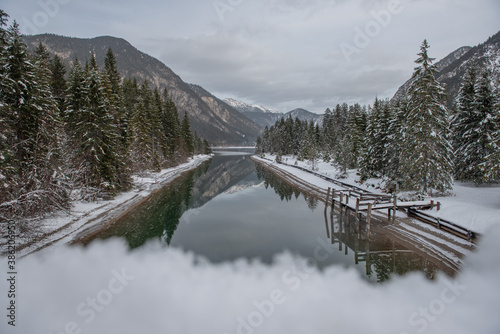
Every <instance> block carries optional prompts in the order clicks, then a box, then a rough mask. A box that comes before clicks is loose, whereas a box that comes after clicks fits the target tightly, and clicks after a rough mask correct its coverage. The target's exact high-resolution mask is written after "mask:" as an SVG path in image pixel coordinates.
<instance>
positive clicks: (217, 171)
mask: <svg viewBox="0 0 500 334" xmlns="http://www.w3.org/2000/svg"><path fill="white" fill-rule="evenodd" d="M353 219H354V218H353V217H350V218H348V217H346V216H345V215H341V214H340V213H339V212H335V211H334V212H333V213H332V214H330V210H328V211H327V214H326V215H325V212H324V204H323V203H318V201H317V200H315V199H314V198H310V197H307V196H306V195H304V194H302V193H301V192H300V191H299V190H297V189H295V188H293V187H292V186H290V185H288V184H287V183H285V182H283V181H282V180H280V179H278V178H277V177H276V176H274V175H273V174H271V173H270V172H268V171H267V170H265V169H263V168H262V167H259V166H257V165H256V164H255V163H254V162H253V161H252V160H251V159H250V156H249V154H243V153H237V152H236V153H235V152H232V153H227V152H226V153H224V152H220V153H219V154H216V155H215V156H214V157H213V158H212V160H210V161H208V162H206V163H204V164H203V165H202V166H200V167H199V168H197V169H196V170H193V171H191V172H187V173H185V174H184V175H183V176H182V177H180V178H178V179H176V180H175V181H174V182H172V183H171V184H170V185H169V186H167V187H166V188H165V189H163V190H162V191H161V192H159V193H157V194H155V195H154V196H151V197H150V198H149V199H148V200H147V201H146V202H145V203H144V204H143V205H142V206H141V207H140V208H138V209H136V210H134V211H133V212H132V213H130V214H128V215H127V216H126V217H123V219H121V220H120V221H118V222H117V223H115V224H114V225H113V226H111V227H110V228H109V229H107V230H106V231H104V232H102V233H101V234H100V235H99V238H103V239H106V238H110V237H123V238H125V239H126V240H127V242H128V244H129V245H130V247H131V249H134V248H137V247H140V246H142V245H143V244H144V243H146V242H148V241H150V240H155V239H156V240H158V239H159V240H161V242H162V243H163V244H164V245H165V246H169V247H177V248H181V249H183V250H186V251H190V252H193V253H195V254H198V255H201V256H203V257H205V258H207V259H208V260H210V261H212V262H222V261H231V260H236V259H240V258H245V259H258V260H260V261H262V262H265V263H272V261H273V258H274V257H275V256H276V255H277V254H280V253H283V252H284V251H288V252H290V253H292V254H299V255H301V256H303V257H305V258H309V259H310V262H311V263H312V264H313V265H315V266H318V267H319V268H324V267H325V266H329V265H333V264H336V265H342V266H346V267H354V268H356V269H357V270H358V271H359V272H360V273H361V274H362V275H364V276H365V277H366V278H367V279H370V280H374V281H384V280H386V279H387V278H388V277H389V276H390V275H391V274H392V273H398V274H403V273H406V272H409V271H415V270H417V271H422V272H424V273H425V274H426V275H427V276H428V277H430V278H432V277H433V276H434V275H435V272H436V269H435V267H434V266H433V264H432V263H430V262H429V261H427V260H425V259H423V258H421V257H420V256H418V255H416V254H414V253H413V252H410V251H408V250H406V249H405V248H404V247H401V246H398V245H397V244H395V243H394V242H392V241H391V240H389V239H388V238H387V237H385V236H384V235H383V234H377V233H374V232H371V233H366V226H364V225H363V224H362V223H361V224H359V225H356V222H354V221H353ZM332 232H333V233H332Z"/></svg>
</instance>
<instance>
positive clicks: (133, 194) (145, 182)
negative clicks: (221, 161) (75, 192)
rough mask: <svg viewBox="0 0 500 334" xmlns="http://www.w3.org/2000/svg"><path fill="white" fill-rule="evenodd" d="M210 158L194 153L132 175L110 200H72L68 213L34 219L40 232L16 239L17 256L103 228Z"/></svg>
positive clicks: (209, 156) (52, 246) (47, 247)
mask: <svg viewBox="0 0 500 334" xmlns="http://www.w3.org/2000/svg"><path fill="white" fill-rule="evenodd" d="M211 158H212V155H197V156H194V157H193V158H190V159H189V160H188V162H186V163H183V164H180V165H178V166H175V167H171V168H167V169H164V170H162V171H160V172H158V173H148V174H147V175H134V176H133V179H134V185H133V187H132V190H130V191H128V192H125V193H120V194H118V195H117V196H116V197H115V198H113V199H111V200H102V201H98V202H89V203H84V202H80V201H75V202H74V203H72V207H71V209H70V210H69V212H64V211H61V212H58V213H54V214H53V215H52V216H50V217H47V218H42V219H40V220H37V223H38V224H39V225H40V226H41V229H42V230H43V232H41V233H40V234H39V235H37V236H34V237H31V238H27V237H24V238H19V239H18V244H17V245H16V247H17V254H18V256H19V257H25V256H27V255H30V254H33V253H36V252H39V251H42V250H49V249H53V248H54V247H58V246H62V245H66V244H71V243H73V242H74V241H76V240H78V239H80V238H82V237H84V236H85V235H86V234H87V233H95V232H96V231H98V230H100V229H102V228H106V226H109V224H112V223H113V222H114V221H115V220H116V219H118V218H119V217H121V216H122V215H124V214H126V213H127V212H129V211H130V210H133V209H134V208H135V207H137V206H138V205H140V203H142V202H143V201H144V200H147V199H148V198H149V197H150V196H151V195H153V194H154V193H156V192H157V191H159V190H161V189H162V188H163V187H165V186H167V185H168V184H169V183H170V182H172V181H173V180H175V179H176V178H178V177H179V176H181V175H182V174H183V173H185V172H188V171H191V170H193V169H195V168H197V167H199V166H200V165H201V164H202V163H204V162H206V161H208V160H210V159H211Z"/></svg>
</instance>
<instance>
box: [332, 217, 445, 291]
mask: <svg viewBox="0 0 500 334" xmlns="http://www.w3.org/2000/svg"><path fill="white" fill-rule="evenodd" d="M329 211H330V212H327V210H325V213H324V219H325V229H326V237H327V238H328V240H329V242H330V243H331V245H332V246H333V245H335V246H337V245H338V251H339V252H343V253H344V254H345V255H346V256H347V255H349V253H350V252H351V253H352V255H353V259H354V263H355V264H356V265H361V264H362V263H364V266H365V273H366V275H367V276H368V277H370V278H373V279H376V281H377V282H383V281H385V280H387V279H389V278H390V276H391V275H393V274H397V275H403V274H405V273H407V272H410V271H415V270H419V271H422V272H424V273H425V275H426V276H427V277H428V278H430V279H432V278H434V277H435V275H436V273H437V271H438V268H437V267H436V266H435V265H434V264H433V263H432V262H430V261H428V260H426V259H425V258H424V257H421V256H419V255H417V254H415V253H414V252H413V251H412V250H409V249H407V248H405V247H404V246H401V245H399V244H397V243H396V242H394V241H393V240H391V239H390V238H389V237H387V236H386V235H385V234H384V233H383V231H382V230H380V229H379V228H377V227H376V226H375V227H374V226H373V224H372V227H371V228H368V225H367V224H366V221H365V219H364V217H363V216H361V215H359V216H356V215H355V214H354V213H352V212H351V211H350V210H340V211H337V210H329ZM336 248H337V247H336Z"/></svg>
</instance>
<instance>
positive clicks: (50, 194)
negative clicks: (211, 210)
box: [0, 10, 210, 219]
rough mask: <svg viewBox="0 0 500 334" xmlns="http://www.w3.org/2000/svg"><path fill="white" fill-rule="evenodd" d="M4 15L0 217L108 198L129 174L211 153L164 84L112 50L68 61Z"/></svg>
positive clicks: (128, 181) (0, 30)
mask: <svg viewBox="0 0 500 334" xmlns="http://www.w3.org/2000/svg"><path fill="white" fill-rule="evenodd" d="M7 19H8V15H7V14H6V13H5V12H3V11H1V10H0V218H3V219H12V218H14V219H15V218H16V217H27V216H31V215H39V214H43V213H46V212H52V211H54V210H55V209H67V208H68V207H69V205H70V201H71V200H73V199H79V200H88V201H91V200H95V199H98V198H110V197H113V196H115V195H116V194H118V193H119V192H121V191H125V190H128V189H130V187H131V185H132V177H131V176H132V175H133V174H134V173H139V172H142V171H147V170H149V171H159V170H160V169H161V168H164V167H170V166H173V165H176V164H178V163H180V162H181V161H184V160H186V158H187V157H189V156H192V155H193V154H197V153H209V151H210V147H209V144H208V142H207V141H206V140H201V139H200V138H199V137H198V136H197V134H196V133H194V134H193V133H192V132H191V129H190V123H189V118H188V115H187V113H186V114H185V116H184V117H183V119H182V120H181V119H180V118H179V113H178V110H177V107H176V106H175V104H174V102H173V101H172V99H171V98H170V97H169V95H168V92H167V91H166V90H163V91H159V89H158V88H156V87H151V86H150V85H149V83H148V82H147V81H144V82H141V83H139V82H138V81H137V80H136V79H135V78H126V79H123V80H122V78H121V77H120V74H119V72H118V70H117V65H116V59H115V56H114V54H113V51H112V50H111V49H109V50H108V52H107V54H106V58H105V65H104V68H102V69H100V68H98V66H97V62H96V59H95V56H94V55H93V56H92V57H91V59H90V60H86V62H85V64H84V65H82V64H81V63H80V62H79V60H78V59H75V60H74V61H73V63H72V65H71V68H70V69H66V68H65V65H64V64H63V62H62V60H61V59H60V58H59V57H58V56H57V55H56V56H54V57H52V58H51V57H50V54H49V53H48V51H47V49H46V48H45V46H44V45H43V44H40V45H39V46H38V47H37V49H36V51H35V52H33V53H32V54H31V53H29V52H28V48H27V45H26V44H25V43H24V42H23V39H22V36H21V35H20V33H19V26H18V25H17V23H15V22H14V23H13V24H12V25H11V26H10V27H8V28H6V26H7Z"/></svg>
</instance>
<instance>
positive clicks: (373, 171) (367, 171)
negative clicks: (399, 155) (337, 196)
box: [360, 98, 392, 179]
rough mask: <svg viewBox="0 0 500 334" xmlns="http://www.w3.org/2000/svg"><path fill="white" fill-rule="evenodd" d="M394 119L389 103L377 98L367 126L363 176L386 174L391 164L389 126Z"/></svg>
mask: <svg viewBox="0 0 500 334" xmlns="http://www.w3.org/2000/svg"><path fill="white" fill-rule="evenodd" d="M391 119H392V115H391V114H390V109H389V103H388V102H385V103H384V102H383V101H380V100H379V99H378V98H376V99H375V102H374V104H373V108H372V110H371V113H370V116H369V121H368V125H367V128H366V137H365V138H366V139H365V141H366V149H365V150H364V152H363V157H362V161H361V166H360V167H361V168H360V169H361V174H362V177H363V178H365V179H366V178H369V177H377V176H384V174H385V171H386V168H387V166H388V164H389V161H388V160H389V157H388V152H387V149H388V145H389V126H390V122H391Z"/></svg>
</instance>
